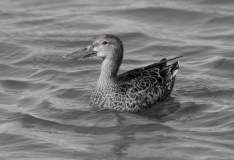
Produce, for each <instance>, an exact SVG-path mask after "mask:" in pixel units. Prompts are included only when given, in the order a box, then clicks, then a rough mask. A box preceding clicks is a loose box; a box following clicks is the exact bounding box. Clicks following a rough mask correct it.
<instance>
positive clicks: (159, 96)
mask: <svg viewBox="0 0 234 160" xmlns="http://www.w3.org/2000/svg"><path fill="white" fill-rule="evenodd" d="M163 60H166V59H163ZM178 68H179V62H178V61H177V62H175V63H173V64H172V65H170V66H166V62H165V63H164V64H158V63H156V64H153V65H150V66H147V67H143V68H138V69H134V70H131V71H128V72H126V73H123V74H121V75H119V76H118V83H117V84H113V85H109V86H107V87H106V88H99V87H97V88H95V89H94V91H93V93H92V96H91V103H90V105H91V106H93V107H103V108H112V109H116V110H126V111H132V112H136V111H139V110H144V109H147V108H150V107H152V105H154V104H156V103H158V102H161V101H164V100H166V99H167V98H168V97H169V96H170V95H171V92H172V89H173V86H174V81H175V76H172V75H173V72H174V71H175V70H177V69H178Z"/></svg>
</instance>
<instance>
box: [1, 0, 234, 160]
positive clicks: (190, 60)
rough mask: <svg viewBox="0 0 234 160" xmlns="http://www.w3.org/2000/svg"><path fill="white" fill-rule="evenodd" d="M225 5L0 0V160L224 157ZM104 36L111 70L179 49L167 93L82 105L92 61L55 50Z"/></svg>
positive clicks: (227, 104)
mask: <svg viewBox="0 0 234 160" xmlns="http://www.w3.org/2000/svg"><path fill="white" fill-rule="evenodd" d="M233 8H234V1H232V0H222V1H220V0H196V1H195V0H193V1H192V0H186V1H185V0H152V1H140V0H139V1H135V0H126V1H114V0H103V1H96V0H90V1H87V0H86V1H84V0H67V1H62V0H40V1H37V0H21V1H16V0H1V5H0V57H1V58H0V159H1V160H31V159H33V160H55V159H56V160H58V159H59V160H78V159H79V160H82V159H83V160H90V159H95V160H98V159H100V160H103V159H107V160H109V159H112V160H115V159H123V160H130V159H134V160H141V159H147V160H148V159H154V160H155V159H158V160H188V159H189V160H231V159H234V152H233V150H234V136H233V135H234V118H233V115H234V108H233V102H234V84H233V80H234V72H233V67H234V49H233V44H234V43H233V42H234V30H233V28H234V27H233V26H234V9H233ZM105 33H111V34H115V35H117V36H118V37H119V38H120V39H121V40H122V41H123V43H124V47H125V56H124V61H123V64H122V66H121V69H120V73H122V72H124V71H127V70H129V69H133V68H137V67H141V66H144V65H148V64H151V63H155V62H157V61H159V60H160V59H162V58H163V57H166V58H172V57H174V56H178V55H184V57H183V58H182V59H181V69H180V71H179V73H178V76H177V80H176V84H175V88H174V91H173V98H171V99H170V100H169V101H167V102H163V103H160V104H159V105H157V107H155V108H152V109H149V110H146V111H144V112H141V113H138V114H133V113H128V112H117V111H113V110H98V109H91V108H90V107H89V106H88V104H89V97H90V94H91V91H92V89H93V87H94V86H95V83H96V81H97V79H98V77H99V73H100V67H101V60H100V59H98V58H90V59H87V60H81V61H65V60H63V59H62V56H63V55H64V54H67V53H70V52H72V51H76V50H78V49H81V48H83V47H85V46H86V45H88V44H89V43H90V42H92V40H93V39H94V38H95V37H97V36H99V35H101V34H105Z"/></svg>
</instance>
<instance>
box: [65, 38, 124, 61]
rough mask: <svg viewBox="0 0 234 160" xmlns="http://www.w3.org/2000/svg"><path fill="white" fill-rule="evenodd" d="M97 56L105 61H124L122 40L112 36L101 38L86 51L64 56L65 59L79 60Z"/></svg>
mask: <svg viewBox="0 0 234 160" xmlns="http://www.w3.org/2000/svg"><path fill="white" fill-rule="evenodd" d="M93 56H97V57H100V58H102V59H103V60H104V59H111V60H117V61H122V59H123V44H122V42H121V40H120V39H119V38H118V37H116V36H114V35H111V34H105V35H102V36H99V37H98V38H96V39H95V40H94V42H93V43H92V44H91V45H89V46H87V47H86V48H84V49H81V50H79V51H76V52H73V53H70V54H67V55H65V56H63V58H64V59H72V60H78V59H83V58H88V57H93Z"/></svg>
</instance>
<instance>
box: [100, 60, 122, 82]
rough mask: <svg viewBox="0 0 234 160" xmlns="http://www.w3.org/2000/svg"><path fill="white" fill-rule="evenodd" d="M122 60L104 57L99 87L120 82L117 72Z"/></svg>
mask: <svg viewBox="0 0 234 160" xmlns="http://www.w3.org/2000/svg"><path fill="white" fill-rule="evenodd" d="M120 64H121V62H120V63H119V62H116V61H115V60H113V59H107V58H106V59H104V60H103V62H102V68H101V74H100V77H99V79H98V82H97V85H98V86H99V87H104V86H110V85H115V84H117V83H118V78H117V73H118V70H119V66H120Z"/></svg>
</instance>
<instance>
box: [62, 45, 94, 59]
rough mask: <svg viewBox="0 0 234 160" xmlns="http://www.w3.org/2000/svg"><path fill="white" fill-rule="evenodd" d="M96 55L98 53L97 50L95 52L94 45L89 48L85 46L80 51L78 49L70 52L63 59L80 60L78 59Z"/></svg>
mask: <svg viewBox="0 0 234 160" xmlns="http://www.w3.org/2000/svg"><path fill="white" fill-rule="evenodd" d="M96 55H97V52H94V51H93V50H92V47H87V48H84V49H82V50H79V51H76V52H73V53H69V54H67V55H65V56H63V59H70V60H78V59H82V58H88V57H93V56H96Z"/></svg>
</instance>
